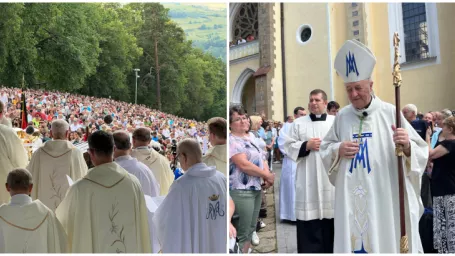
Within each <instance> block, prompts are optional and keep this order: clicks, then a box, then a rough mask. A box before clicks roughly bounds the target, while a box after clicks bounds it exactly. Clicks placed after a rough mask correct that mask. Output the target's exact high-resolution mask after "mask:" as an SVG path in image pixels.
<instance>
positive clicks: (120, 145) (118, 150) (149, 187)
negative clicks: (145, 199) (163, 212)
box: [113, 131, 160, 197]
mask: <svg viewBox="0 0 455 256" xmlns="http://www.w3.org/2000/svg"><path fill="white" fill-rule="evenodd" d="M113 136H114V143H115V148H114V160H115V162H116V163H117V164H118V165H120V166H121V167H123V168H124V169H125V170H127V171H128V172H129V173H131V174H133V175H134V176H136V178H138V180H139V183H141V186H142V191H144V194H145V195H148V196H150V197H156V196H159V195H160V185H159V184H158V182H157V180H156V178H155V176H154V175H153V172H152V171H151V170H150V168H148V167H147V166H146V165H145V164H143V163H141V162H139V161H138V160H137V159H136V158H133V157H131V141H130V136H129V135H128V133H126V132H124V131H116V132H114V134H113Z"/></svg>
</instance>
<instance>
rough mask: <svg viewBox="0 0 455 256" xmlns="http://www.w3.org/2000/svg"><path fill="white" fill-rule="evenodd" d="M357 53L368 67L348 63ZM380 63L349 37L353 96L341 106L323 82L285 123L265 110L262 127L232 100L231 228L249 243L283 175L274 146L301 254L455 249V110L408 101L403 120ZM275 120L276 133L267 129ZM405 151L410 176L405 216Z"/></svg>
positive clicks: (344, 71) (245, 246) (343, 70)
mask: <svg viewBox="0 0 455 256" xmlns="http://www.w3.org/2000/svg"><path fill="white" fill-rule="evenodd" d="M348 55H350V56H351V55H352V56H354V55H355V58H356V60H357V61H359V62H361V63H363V64H362V66H356V67H355V68H353V67H352V65H355V63H354V64H352V63H351V64H349V63H346V58H347V57H346V56H348ZM375 63H376V58H375V56H374V55H373V54H372V53H371V51H370V50H369V49H368V48H367V47H366V46H365V45H363V44H361V43H359V42H357V41H351V40H348V41H347V42H346V43H345V44H344V45H343V47H342V48H341V49H340V50H339V52H338V53H337V56H336V58H335V69H336V70H337V73H338V74H339V75H340V76H341V77H342V78H343V79H344V82H345V87H346V93H347V96H348V98H349V100H350V105H348V106H345V107H343V108H341V109H340V105H339V104H338V103H337V102H335V101H332V102H328V100H327V94H326V93H325V92H324V91H323V90H320V89H315V90H313V91H312V92H311V93H310V95H309V98H308V99H309V102H308V109H307V110H306V109H305V108H303V107H296V108H295V109H294V116H288V117H286V120H285V122H284V123H283V124H281V123H280V122H271V121H268V122H267V121H265V119H264V118H262V120H259V122H260V123H263V127H259V128H258V126H257V121H255V120H256V118H257V117H256V116H254V114H253V115H248V114H247V113H245V111H244V110H243V109H242V108H241V107H239V106H231V108H230V112H229V118H230V119H229V122H230V130H231V134H230V140H229V190H230V196H231V198H230V200H231V201H230V204H231V205H232V207H233V208H234V209H235V210H234V211H232V212H231V213H230V219H231V224H230V230H229V231H230V232H229V235H230V237H231V239H234V238H236V239H237V241H238V245H239V246H238V247H236V248H238V250H239V251H242V252H243V253H248V252H250V251H251V250H252V248H251V246H250V245H251V244H253V245H257V244H259V238H258V236H257V230H258V229H259V228H260V225H258V224H257V223H258V219H259V218H261V214H260V209H261V201H263V200H262V199H261V191H263V190H264V189H266V188H268V187H270V186H272V185H274V181H275V179H274V173H273V172H272V171H271V169H272V168H271V163H270V160H269V159H270V156H271V155H272V159H273V160H272V161H274V163H282V169H281V177H280V184H279V187H280V193H279V195H280V198H279V207H277V211H278V208H279V218H280V220H281V221H283V222H287V223H290V224H292V225H296V227H297V237H296V238H297V251H298V252H299V253H400V252H407V251H409V252H410V253H424V252H425V253H435V252H439V253H454V252H455V240H454V238H455V221H454V218H453V216H455V169H454V166H455V162H454V159H455V148H454V147H455V116H454V113H455V112H454V111H451V110H449V109H444V110H442V111H430V112H428V113H425V114H423V113H419V112H418V110H417V107H416V106H415V105H413V104H408V105H406V106H404V107H403V108H402V109H401V120H402V121H401V125H402V127H398V128H397V127H396V126H395V115H396V114H395V113H396V112H395V106H394V105H392V104H390V103H386V102H383V101H381V100H380V99H379V97H377V96H376V95H375V94H374V91H373V81H372V80H371V74H372V72H373V68H374V65H375ZM348 64H349V65H351V66H348ZM271 123H273V124H274V125H273V126H274V127H272V129H271V130H272V132H271V134H272V136H271V140H269V138H268V137H267V135H266V132H265V131H267V130H268V128H267V126H269V124H271ZM270 141H271V142H272V144H274V146H273V150H270V147H269V146H270ZM397 154H398V155H400V157H401V159H402V170H403V176H404V183H403V184H402V187H403V189H404V190H405V193H404V198H403V199H402V200H403V202H405V204H406V205H405V207H404V211H405V212H404V215H403V216H404V219H403V220H402V219H401V218H400V200H401V199H400V198H399V182H398V176H399V175H398V172H399V170H400V169H399V168H398V163H399V162H398V157H397ZM401 221H403V222H405V225H404V227H405V229H406V230H405V233H406V236H407V237H406V238H407V240H405V239H404V238H402V237H401V231H400V228H401V225H400V222H401ZM403 241H406V243H404V242H403ZM232 248H234V247H232Z"/></svg>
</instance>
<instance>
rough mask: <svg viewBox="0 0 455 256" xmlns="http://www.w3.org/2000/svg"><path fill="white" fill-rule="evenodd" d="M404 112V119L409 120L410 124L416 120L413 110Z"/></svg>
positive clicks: (404, 110) (404, 109)
mask: <svg viewBox="0 0 455 256" xmlns="http://www.w3.org/2000/svg"><path fill="white" fill-rule="evenodd" d="M402 112H403V116H404V118H406V120H408V121H409V122H410V121H412V119H414V116H415V114H414V112H412V111H411V110H409V109H407V108H403V110H402Z"/></svg>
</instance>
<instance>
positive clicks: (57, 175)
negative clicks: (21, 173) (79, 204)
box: [27, 140, 88, 211]
mask: <svg viewBox="0 0 455 256" xmlns="http://www.w3.org/2000/svg"><path fill="white" fill-rule="evenodd" d="M27 169H28V171H29V172H30V173H31V174H32V177H33V190H32V198H33V199H39V200H40V201H41V202H43V203H44V204H45V205H46V206H47V207H49V208H50V209H51V210H53V211H55V209H57V207H58V205H59V204H60V202H61V201H62V200H63V198H64V197H65V194H66V191H67V190H68V188H69V187H70V186H69V184H68V179H67V176H69V177H70V178H71V179H72V180H73V181H77V180H79V179H81V178H82V177H84V176H85V175H86V174H87V171H88V168H87V164H86V163H85V160H84V156H83V155H82V152H81V151H80V150H79V149H77V148H76V147H74V146H73V145H72V144H71V142H69V141H67V140H53V141H47V142H46V143H44V146H42V147H40V148H39V149H38V150H37V151H35V153H33V156H32V159H31V160H30V163H29V165H28V167H27Z"/></svg>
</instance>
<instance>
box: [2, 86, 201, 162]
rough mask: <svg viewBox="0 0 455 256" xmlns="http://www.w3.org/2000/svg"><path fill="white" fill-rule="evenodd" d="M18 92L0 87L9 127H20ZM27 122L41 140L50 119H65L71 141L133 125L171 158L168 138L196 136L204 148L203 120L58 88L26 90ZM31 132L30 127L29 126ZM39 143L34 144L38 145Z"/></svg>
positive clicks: (44, 136) (81, 140)
mask: <svg viewBox="0 0 455 256" xmlns="http://www.w3.org/2000/svg"><path fill="white" fill-rule="evenodd" d="M21 95H22V90H21V89H19V88H5V87H0V101H2V102H3V103H4V104H5V106H6V113H5V117H6V118H8V119H10V120H11V122H12V126H13V127H19V128H20V127H21V122H22V120H21ZM25 100H26V105H27V106H26V108H27V123H28V126H30V127H33V128H34V129H35V130H37V133H36V134H37V135H38V136H40V138H41V140H42V142H46V141H48V140H50V133H49V131H50V127H51V122H52V121H53V120H58V119H62V120H66V121H67V122H68V123H69V124H70V133H69V140H70V141H71V142H72V143H73V144H78V143H81V142H86V141H87V140H88V135H89V134H91V133H93V132H95V131H98V130H103V131H106V132H115V131H117V130H126V131H128V133H129V134H130V137H132V132H133V131H134V130H135V129H136V128H140V127H147V128H149V129H151V130H152V135H153V138H152V140H153V141H154V142H157V143H159V144H156V143H154V144H155V145H156V146H158V147H159V148H161V151H162V153H163V154H164V155H165V156H166V157H167V158H168V159H169V160H170V161H171V162H172V160H173V155H172V151H171V148H172V144H173V143H172V141H173V140H175V142H178V141H180V140H181V139H183V138H186V137H192V138H195V139H197V140H198V141H199V142H200V143H201V146H202V150H203V154H205V153H206V152H207V150H208V147H209V143H208V133H207V124H206V123H205V122H197V121H195V120H188V119H185V118H181V117H177V116H175V115H172V114H166V113H163V112H161V111H158V110H153V109H150V108H148V107H146V106H144V105H136V104H132V103H127V102H120V101H116V100H113V99H105V98H96V97H90V96H84V95H76V94H71V93H65V92H58V91H44V90H30V89H29V90H26V91H25ZM29 130H30V132H31V133H33V132H34V130H33V129H31V128H30V129H29ZM39 146H40V144H39V143H38V144H37V147H39Z"/></svg>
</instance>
